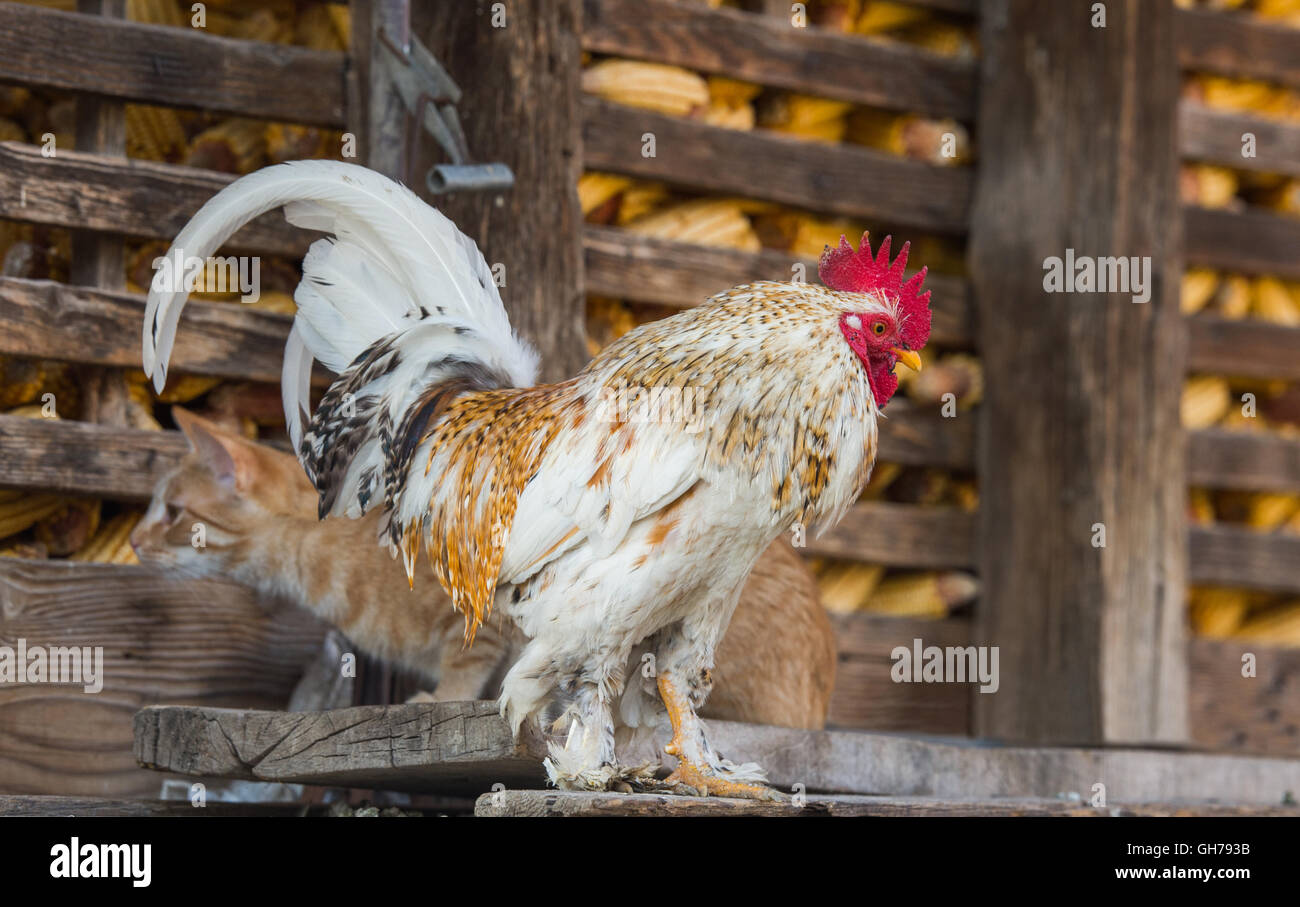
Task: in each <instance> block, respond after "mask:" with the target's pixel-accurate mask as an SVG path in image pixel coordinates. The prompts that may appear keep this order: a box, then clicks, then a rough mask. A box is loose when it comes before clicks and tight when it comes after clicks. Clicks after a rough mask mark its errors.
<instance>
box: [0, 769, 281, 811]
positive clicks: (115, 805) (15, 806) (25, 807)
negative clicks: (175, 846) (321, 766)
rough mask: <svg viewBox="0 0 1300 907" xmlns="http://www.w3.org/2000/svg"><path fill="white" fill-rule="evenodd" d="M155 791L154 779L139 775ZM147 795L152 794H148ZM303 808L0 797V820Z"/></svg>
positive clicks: (73, 798)
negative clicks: (0, 817) (201, 805)
mask: <svg viewBox="0 0 1300 907" xmlns="http://www.w3.org/2000/svg"><path fill="white" fill-rule="evenodd" d="M138 774H140V775H143V776H144V777H145V778H146V779H148V781H149V782H150V783H151V784H152V785H153V786H154V787H157V784H158V779H157V778H153V777H150V776H149V775H148V774H147V773H145V772H143V771H141V772H138ZM150 793H156V792H155V791H150ZM306 811H307V807H305V806H300V805H298V804H296V803H221V802H215V801H214V802H209V803H207V804H205V805H204V806H203V808H202V809H196V808H195V807H194V806H193V804H191V803H190V801H189V800H110V799H107V798H102V797H61V796H45V795H35V796H33V795H26V796H11V795H0V816H4V817H6V818H11V817H18V816H23V817H31V818H35V817H37V816H51V817H54V816H57V817H59V818H68V817H71V816H149V817H157V816H166V817H168V818H177V819H184V818H209V817H212V816H301V815H303V814H305V813H306Z"/></svg>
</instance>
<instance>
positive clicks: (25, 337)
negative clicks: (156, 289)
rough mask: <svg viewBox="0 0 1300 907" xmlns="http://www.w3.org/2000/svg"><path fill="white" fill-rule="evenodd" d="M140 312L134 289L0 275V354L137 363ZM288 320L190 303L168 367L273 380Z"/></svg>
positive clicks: (230, 307)
mask: <svg viewBox="0 0 1300 907" xmlns="http://www.w3.org/2000/svg"><path fill="white" fill-rule="evenodd" d="M143 318H144V297H143V296H139V295H137V294H131V293H109V292H105V291H103V290H96V289H91V288H87V287H74V286H68V285H67V284H61V283H55V282H53V281H48V280H23V279H21V278H17V277H0V322H2V323H3V324H4V332H3V333H0V353H5V354H9V355H13V356H31V357H36V358H43V359H64V360H67V361H70V362H88V363H94V364H96V365H111V366H118V367H121V368H139V367H140V325H141V323H142V321H141V319H143ZM291 323H292V319H291V318H289V317H288V316H285V315H278V314H275V313H272V312H259V311H256V310H254V309H250V308H248V307H247V306H241V305H238V304H233V303H206V302H191V303H190V304H189V305H188V306H186V308H185V315H184V316H183V317H182V318H181V321H180V328H179V330H178V332H177V335H176V348H175V350H173V352H172V359H171V369H172V371H175V372H177V373H184V372H191V373H194V374H199V375H223V376H228V377H239V378H242V379H245V380H248V381H267V382H273V383H278V382H279V380H280V365H281V360H282V359H283V356H284V343H285V339H286V338H287V337H288V335H289V325H290V324H291Z"/></svg>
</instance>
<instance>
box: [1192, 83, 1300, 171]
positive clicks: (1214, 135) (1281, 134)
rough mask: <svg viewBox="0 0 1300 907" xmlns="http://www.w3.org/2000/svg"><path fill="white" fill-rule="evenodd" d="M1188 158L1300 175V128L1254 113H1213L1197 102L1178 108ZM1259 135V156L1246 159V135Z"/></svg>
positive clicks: (1256, 149)
mask: <svg viewBox="0 0 1300 907" xmlns="http://www.w3.org/2000/svg"><path fill="white" fill-rule="evenodd" d="M1178 132H1179V150H1180V151H1181V152H1182V154H1183V156H1184V157H1187V158H1191V159H1192V160H1196V161H1205V162H1207V163H1211V164H1222V165H1224V166H1225V167H1233V168H1236V169H1238V170H1260V171H1263V172H1265V173H1286V174H1290V175H1291V176H1300V126H1296V125H1295V124H1293V123H1287V122H1284V121H1280V120H1274V119H1269V118H1268V117H1261V116H1255V115H1252V114H1242V113H1230V112H1228V111H1224V110H1213V109H1211V108H1209V107H1206V106H1204V105H1202V104H1197V103H1195V102H1194V101H1183V102H1182V103H1181V104H1180V105H1179V106H1178ZM1246 133H1250V134H1251V135H1253V136H1255V155H1254V156H1253V157H1243V156H1242V153H1241V152H1242V136H1243V135H1244V134H1246Z"/></svg>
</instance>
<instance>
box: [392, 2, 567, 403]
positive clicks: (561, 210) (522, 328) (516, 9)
mask: <svg viewBox="0 0 1300 907" xmlns="http://www.w3.org/2000/svg"><path fill="white" fill-rule="evenodd" d="M411 14H412V21H411V27H412V30H413V32H414V33H415V34H416V35H419V36H421V37H422V38H423V39H424V41H425V43H426V45H427V46H428V48H429V49H430V50H431V51H433V53H434V54H435V55H436V56H437V57H438V59H439V60H441V61H442V63H443V65H444V66H446V67H447V71H448V72H449V73H450V74H451V76H452V78H453V79H455V80H456V83H457V84H458V85H460V87H461V89H462V90H463V92H464V95H463V98H462V100H461V102H460V104H459V106H458V109H459V110H460V112H461V116H462V117H463V118H464V125H465V136H466V139H467V141H468V143H469V147H470V149H471V150H472V152H473V154H474V156H475V159H477V160H480V161H500V162H501V163H504V164H506V165H507V166H509V167H510V170H511V172H512V173H514V177H515V182H514V186H513V187H512V188H511V189H510V191H509V192H506V193H484V192H461V193H455V194H452V195H450V196H440V197H439V198H438V199H437V205H438V208H439V209H440V210H441V211H442V212H443V213H445V214H446V215H447V216H448V217H450V218H451V219H452V220H453V221H454V222H455V223H456V224H458V225H459V226H460V227H461V229H463V230H464V231H465V232H466V233H468V234H469V235H470V236H472V237H474V238H475V239H476V240H477V241H478V244H479V248H480V249H482V250H483V254H484V256H485V257H486V258H487V260H488V261H489V262H491V263H493V264H494V265H497V264H499V265H500V269H501V276H502V277H503V278H504V281H505V288H504V289H503V290H502V295H503V296H504V297H505V301H506V306H507V308H508V309H509V312H510V322H511V324H512V325H513V326H514V328H515V330H516V331H518V332H519V333H520V334H521V335H522V336H524V337H526V338H527V339H528V340H530V341H531V342H532V343H533V345H534V346H535V347H536V348H537V351H538V352H539V353H541V357H542V377H543V380H547V381H560V380H564V379H567V378H571V377H572V376H573V375H575V374H577V372H578V370H579V369H581V368H582V366H583V365H585V364H586V362H587V358H588V354H587V346H586V340H585V333H584V328H583V325H584V323H585V317H584V312H585V295H584V290H583V274H582V208H581V206H580V205H579V203H578V197H577V193H576V192H575V191H574V187H575V186H576V185H577V183H578V178H579V177H580V176H581V174H582V134H581V110H580V108H579V98H580V96H581V91H580V89H579V79H580V74H581V68H582V51H581V48H580V46H579V43H578V35H579V32H580V31H581V18H582V10H581V4H580V0H520V2H514V3H511V4H510V25H509V27H508V28H492V27H491V21H490V20H491V16H492V7H491V4H487V5H482V4H472V3H429V4H425V3H417V4H413V5H412V10H411ZM523 136H527V139H526V140H522V139H521V137H523ZM430 144H431V143H427V142H426V143H425V147H424V148H423V150H422V153H421V155H420V156H419V157H418V159H417V160H416V162H415V170H414V171H413V172H415V173H420V174H422V173H423V172H424V168H425V167H427V166H429V165H431V164H432V163H433V162H434V155H435V154H436V152H434V151H433V150H432V149H430V148H429V147H428V146H429V145H430Z"/></svg>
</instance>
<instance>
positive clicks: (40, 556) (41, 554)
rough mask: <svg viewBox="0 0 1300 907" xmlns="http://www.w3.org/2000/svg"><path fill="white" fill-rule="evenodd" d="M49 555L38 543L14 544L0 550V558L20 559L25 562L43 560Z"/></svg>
mask: <svg viewBox="0 0 1300 907" xmlns="http://www.w3.org/2000/svg"><path fill="white" fill-rule="evenodd" d="M49 556H50V553H49V552H48V551H46V550H45V546H44V545H42V544H41V543H40V542H14V543H13V544H12V545H5V546H4V547H2V548H0V557H21V558H25V559H27V560H44V559H45V558H47V557H49Z"/></svg>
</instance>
